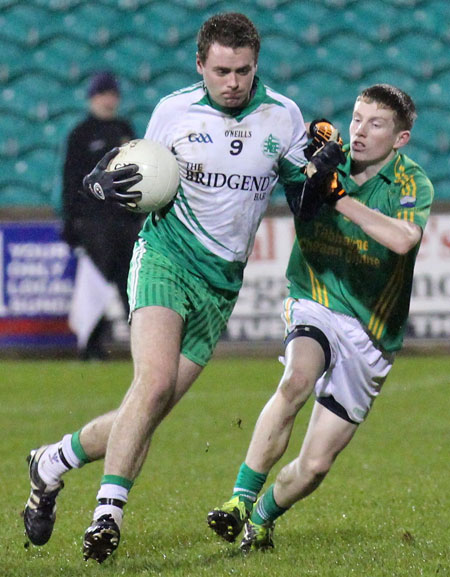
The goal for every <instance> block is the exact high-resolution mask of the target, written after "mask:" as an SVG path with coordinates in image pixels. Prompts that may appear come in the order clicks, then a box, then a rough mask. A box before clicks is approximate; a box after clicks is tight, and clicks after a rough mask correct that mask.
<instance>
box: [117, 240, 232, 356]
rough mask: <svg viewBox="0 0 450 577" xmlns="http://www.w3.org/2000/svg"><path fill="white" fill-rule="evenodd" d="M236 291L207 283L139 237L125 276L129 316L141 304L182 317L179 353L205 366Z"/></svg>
mask: <svg viewBox="0 0 450 577" xmlns="http://www.w3.org/2000/svg"><path fill="white" fill-rule="evenodd" d="M237 297H238V293H236V292H231V291H224V290H221V289H218V288H215V287H212V286H210V285H209V284H208V283H207V282H206V281H205V280H203V279H202V278H200V277H198V276H195V275H193V274H191V273H190V272H189V271H187V270H185V269H184V268H182V267H181V266H180V265H178V264H176V263H174V262H172V261H171V260H169V259H168V258H166V257H165V256H164V255H162V254H160V253H159V252H156V251H154V250H152V248H151V247H150V246H149V245H148V244H147V242H146V241H145V240H144V239H139V240H138V241H137V242H136V244H135V246H134V251H133V257H132V260H131V265H130V273H129V275H128V299H129V302H130V315H131V313H133V311H135V310H137V309H140V308H142V307H148V306H162V307H166V308H169V309H172V310H173V311H175V312H177V313H178V314H179V315H180V316H181V317H182V318H183V320H184V330H183V336H182V343H181V352H182V354H183V355H184V356H185V357H187V358H188V359H190V360H191V361H193V362H194V363H197V364H198V365H201V366H204V365H206V364H207V362H208V361H209V359H210V358H211V356H212V354H213V352H214V349H215V347H216V344H217V341H218V340H219V338H220V335H221V334H222V332H223V331H224V329H225V327H226V325H227V323H228V319H229V318H230V315H231V312H232V311H233V308H234V305H235V304H236V300H237Z"/></svg>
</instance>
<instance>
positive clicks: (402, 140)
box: [394, 130, 411, 149]
mask: <svg viewBox="0 0 450 577" xmlns="http://www.w3.org/2000/svg"><path fill="white" fill-rule="evenodd" d="M410 137H411V131H410V130H402V131H401V132H399V133H398V134H397V138H396V140H395V144H394V148H395V149H397V148H401V147H402V146H405V144H408V142H409V139H410Z"/></svg>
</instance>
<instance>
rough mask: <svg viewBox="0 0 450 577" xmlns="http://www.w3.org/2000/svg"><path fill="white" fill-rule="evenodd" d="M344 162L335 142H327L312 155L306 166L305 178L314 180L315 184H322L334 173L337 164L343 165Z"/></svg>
mask: <svg viewBox="0 0 450 577" xmlns="http://www.w3.org/2000/svg"><path fill="white" fill-rule="evenodd" d="M345 160H346V158H345V154H344V153H343V152H342V148H341V146H340V144H338V143H337V142H336V141H330V142H327V143H326V144H325V145H324V146H322V148H321V149H320V150H318V151H317V152H315V153H314V154H313V156H312V157H311V160H310V161H309V162H308V164H307V165H306V176H307V177H308V178H310V179H314V181H315V182H316V183H322V182H324V181H325V180H326V179H327V177H328V176H329V175H330V174H332V173H333V172H335V170H336V168H337V166H338V165H339V164H344V162H345Z"/></svg>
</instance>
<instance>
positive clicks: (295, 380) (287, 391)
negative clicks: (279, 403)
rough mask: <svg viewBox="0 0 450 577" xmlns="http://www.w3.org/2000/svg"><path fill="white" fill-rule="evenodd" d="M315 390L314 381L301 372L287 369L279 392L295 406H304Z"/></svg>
mask: <svg viewBox="0 0 450 577" xmlns="http://www.w3.org/2000/svg"><path fill="white" fill-rule="evenodd" d="M313 388H314V379H312V378H310V377H309V376H308V375H306V374H305V373H304V372H302V371H301V370H298V369H297V370H295V369H292V368H286V370H285V372H284V374H283V377H282V379H281V382H280V384H279V387H278V391H279V393H280V394H281V395H283V397H284V398H285V399H286V401H288V403H290V404H293V405H300V406H301V405H303V403H304V402H305V401H306V400H307V399H308V397H309V395H310V394H311V391H312V390H313Z"/></svg>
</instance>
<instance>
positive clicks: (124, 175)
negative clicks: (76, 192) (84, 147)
mask: <svg viewBox="0 0 450 577" xmlns="http://www.w3.org/2000/svg"><path fill="white" fill-rule="evenodd" d="M118 152H119V149H118V148H113V149H112V150H110V151H109V152H107V153H106V154H105V156H104V157H103V158H102V159H101V160H100V161H99V162H98V164H97V165H96V167H95V168H94V169H93V170H92V171H91V172H90V173H89V174H88V175H87V176H85V177H84V179H83V190H84V192H86V194H87V195H88V196H90V197H92V198H95V199H97V200H102V201H105V200H108V201H113V202H118V203H119V204H122V205H124V206H126V205H127V204H128V203H136V202H137V201H139V200H140V199H141V197H142V195H141V193H140V192H138V191H132V192H130V191H129V190H128V189H129V188H130V187H131V186H133V185H134V184H137V183H138V182H140V181H141V180H142V175H141V174H139V172H138V170H139V167H138V166H137V164H130V165H128V166H124V167H122V168H118V169H117V170H106V169H107V168H108V165H109V163H110V161H111V160H112V159H113V158H114V157H115V156H116V155H117V153H118Z"/></svg>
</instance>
